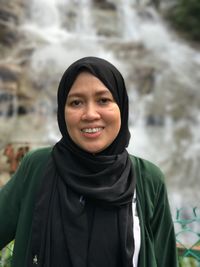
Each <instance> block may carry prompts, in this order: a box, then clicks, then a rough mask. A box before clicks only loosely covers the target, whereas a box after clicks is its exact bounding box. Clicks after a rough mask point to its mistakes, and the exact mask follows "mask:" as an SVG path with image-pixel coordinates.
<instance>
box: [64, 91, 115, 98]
mask: <svg viewBox="0 0 200 267" xmlns="http://www.w3.org/2000/svg"><path fill="white" fill-rule="evenodd" d="M95 95H96V96H101V95H110V91H109V90H99V91H97V92H95ZM84 96H85V94H84V93H81V92H77V93H69V94H68V98H72V97H84Z"/></svg>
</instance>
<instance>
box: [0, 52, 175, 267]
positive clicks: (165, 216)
mask: <svg viewBox="0 0 200 267" xmlns="http://www.w3.org/2000/svg"><path fill="white" fill-rule="evenodd" d="M57 114H58V124H59V128H60V131H61V134H62V139H61V140H60V141H59V142H58V143H57V144H55V146H54V147H53V148H44V149H40V150H36V151H32V152H29V153H28V154H27V155H26V156H25V157H24V159H23V161H22V163H21V164H20V167H19V169H18V171H17V172H16V174H15V175H14V177H13V178H12V179H11V180H10V181H9V182H8V184H7V185H5V187H4V188H3V189H2V190H1V191H0V248H3V247H4V246H5V245H6V244H7V243H8V242H9V241H11V240H12V239H14V238H15V248H14V254H13V266H14V267H19V266H20V267H27V266H28V267H29V266H36V265H37V266H40V267H50V266H53V267H65V266H66V267H68V266H69V267H71V266H73V267H83V266H84V267H102V266H103V267H107V266H109V267H129V266H134V267H135V266H138V267H156V266H159V267H161V266H162V267H169V266H170V267H174V266H177V265H176V246H175V237H174V228H173V222H172V219H171V215H170V210H169V204H168V200H167V193H166V188H165V185H164V182H163V175H162V173H161V171H160V170H159V169H158V168H157V167H156V166H155V165H153V164H152V163H150V162H148V161H145V160H143V159H140V158H137V157H134V156H131V155H129V154H128V152H127V150H126V147H127V146H128V143H129V139H130V133H129V129H128V96H127V91H126V88H125V84H124V80H123V77H122V75H121V74H120V72H119V71H118V70H117V69H116V68H115V67H114V66H113V65H112V64H110V63H109V62H107V61H105V60H103V59H100V58H96V57H86V58H82V59H80V60H78V61H76V62H75V63H73V64H72V65H71V66H70V67H69V68H68V69H67V70H66V71H65V73H64V75H63V77H62V79H61V81H60V84H59V88H58V113H57ZM136 195H137V198H136V210H135V197H134V196H136ZM7 203H8V204H9V205H8V204H7ZM135 211H137V213H138V217H137V215H136V214H135ZM4 214H6V216H5V217H4ZM138 218H139V222H140V225H139V224H138ZM138 254H139V255H138Z"/></svg>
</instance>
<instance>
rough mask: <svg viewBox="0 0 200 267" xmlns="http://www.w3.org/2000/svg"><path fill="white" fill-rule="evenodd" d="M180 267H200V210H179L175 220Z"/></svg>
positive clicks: (195, 208)
mask: <svg viewBox="0 0 200 267" xmlns="http://www.w3.org/2000/svg"><path fill="white" fill-rule="evenodd" d="M174 226H175V232H176V241H177V249H178V258H179V265H180V266H181V267H200V210H199V209H198V208H197V207H194V208H190V210H189V209H188V208H187V209H186V208H181V209H177V212H176V218H175V220H174Z"/></svg>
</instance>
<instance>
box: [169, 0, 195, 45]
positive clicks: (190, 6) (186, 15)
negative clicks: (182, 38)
mask: <svg viewBox="0 0 200 267" xmlns="http://www.w3.org/2000/svg"><path fill="white" fill-rule="evenodd" d="M167 17H168V18H169V19H170V20H171V21H172V23H173V25H174V26H175V27H176V28H177V29H179V30H181V31H182V32H183V33H185V34H186V35H187V36H188V37H190V38H191V39H192V40H195V41H200V1H199V0H177V3H176V4H175V6H174V7H173V9H170V10H169V12H168V15H167Z"/></svg>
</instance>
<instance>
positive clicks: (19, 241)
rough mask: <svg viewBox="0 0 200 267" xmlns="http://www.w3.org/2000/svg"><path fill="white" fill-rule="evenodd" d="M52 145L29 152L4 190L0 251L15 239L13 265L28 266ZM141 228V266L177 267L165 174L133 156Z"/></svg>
mask: <svg viewBox="0 0 200 267" xmlns="http://www.w3.org/2000/svg"><path fill="white" fill-rule="evenodd" d="M50 154H51V148H42V149H39V150H35V151H31V152H29V153H28V154H27V155H26V156H25V157H24V158H23V160H22V162H21V164H20V166H19V168H18V170H17V172H16V173H15V175H14V176H13V177H12V178H11V179H10V180H9V182H8V183H7V184H6V185H5V186H4V187H3V188H2V189H1V190H0V250H1V249H2V248H3V247H4V246H6V245H7V244H8V243H9V242H10V241H11V240H13V239H15V246H14V253H13V262H12V266H13V267H26V266H25V258H26V253H27V249H28V244H29V237H30V229H31V222H32V216H33V208H34V202H35V196H36V192H37V189H38V187H39V183H40V181H41V177H42V173H43V170H44V169H45V164H46V162H47V160H48V158H49V156H50ZM130 158H131V160H132V162H133V165H134V169H135V174H136V179H137V180H136V181H137V184H136V191H137V211H138V216H139V220H140V227H141V248H140V254H139V263H138V267H157V266H158V267H169V266H170V267H175V266H178V265H177V259H176V242H175V235H174V227H173V222H172V218H171V214H170V209H169V204H168V199H167V192H166V187H165V184H164V179H163V174H162V172H161V171H160V170H159V168H158V167H156V166H155V165H153V164H152V163H150V162H149V161H146V160H143V159H141V158H138V157H135V156H131V155H130Z"/></svg>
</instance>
